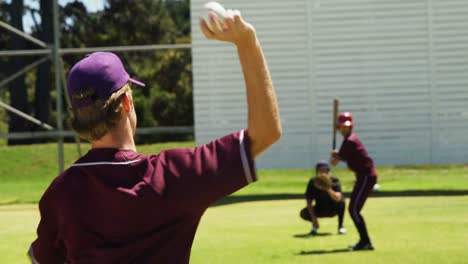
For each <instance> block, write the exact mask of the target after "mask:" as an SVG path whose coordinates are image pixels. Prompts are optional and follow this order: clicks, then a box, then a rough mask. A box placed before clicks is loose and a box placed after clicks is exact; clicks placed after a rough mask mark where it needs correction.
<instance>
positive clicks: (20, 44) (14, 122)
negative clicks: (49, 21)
mask: <svg viewBox="0 0 468 264" xmlns="http://www.w3.org/2000/svg"><path fill="white" fill-rule="evenodd" d="M23 10H24V8H23V1H22V0H13V1H12V2H11V6H10V18H11V21H10V23H11V25H12V26H13V27H15V28H17V29H19V30H23ZM10 49H11V50H21V49H26V42H25V40H24V39H23V38H22V37H20V36H18V35H16V34H14V35H12V36H11V39H10ZM9 63H10V67H9V69H10V71H9V74H13V73H15V72H17V71H19V70H21V69H22V68H23V67H24V66H25V65H26V61H25V59H24V58H23V57H21V56H15V57H13V58H12V59H11V60H10V62H9ZM9 91H10V104H11V106H12V107H14V108H16V109H18V110H21V111H23V112H26V113H29V107H28V95H27V91H26V82H25V77H24V75H22V76H20V77H18V78H16V79H15V80H14V81H12V82H11V83H10V85H9ZM29 128H30V124H29V123H28V122H27V121H26V120H24V119H22V118H21V117H18V116H17V115H15V114H12V113H9V121H8V131H9V132H10V133H13V132H20V131H28V130H29ZM27 143H30V140H18V139H9V140H8V144H9V145H14V144H27Z"/></svg>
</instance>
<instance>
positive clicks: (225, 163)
mask: <svg viewBox="0 0 468 264" xmlns="http://www.w3.org/2000/svg"><path fill="white" fill-rule="evenodd" d="M225 21H226V23H227V25H228V26H227V27H222V26H221V25H220V24H219V23H218V22H217V19H216V17H215V15H214V14H211V20H210V22H209V23H210V24H211V28H212V29H211V30H210V29H208V26H207V24H206V22H204V21H201V22H200V23H201V24H200V26H201V30H202V31H203V33H204V34H205V36H206V37H207V38H209V39H214V40H221V41H227V42H231V43H233V44H234V45H235V46H236V48H237V52H238V56H239V60H240V64H241V66H242V69H243V73H244V79H245V83H246V91H247V104H248V130H240V131H238V132H235V133H233V134H230V135H227V136H224V137H222V138H219V139H217V140H215V141H213V142H211V143H208V144H206V145H203V146H199V147H196V148H194V149H172V150H166V151H162V152H161V153H159V154H155V155H143V154H140V153H138V152H137V150H136V146H135V142H134V135H135V130H136V123H137V116H136V113H135V108H134V104H133V98H132V86H144V84H143V83H141V82H139V81H137V80H135V79H132V78H130V77H129V75H128V74H127V72H126V71H125V69H124V66H123V65H122V62H121V61H120V59H119V58H118V57H117V56H116V55H115V54H113V53H107V52H97V53H93V54H90V55H88V56H86V57H85V58H83V59H82V60H81V61H79V62H78V63H77V64H75V65H74V67H73V68H72V69H71V71H70V73H69V75H68V92H69V97H70V101H71V106H72V110H73V120H72V126H73V128H74V129H75V130H76V131H77V132H78V133H79V134H80V135H81V136H83V137H85V138H87V139H89V140H90V142H91V147H92V148H91V150H90V151H89V152H88V153H87V154H86V155H85V156H83V157H82V158H80V159H79V160H78V161H76V162H75V163H74V164H73V165H72V166H71V167H70V168H68V169H67V170H66V171H65V172H63V173H62V174H61V175H59V176H58V177H57V178H56V179H55V180H54V181H53V182H52V184H51V185H50V186H49V188H48V189H47V191H46V192H45V193H44V195H43V197H42V199H41V200H40V203H39V210H40V214H41V220H40V223H39V226H38V228H37V236H38V237H37V239H36V240H35V241H34V242H33V243H32V245H31V248H30V250H29V255H30V257H31V260H32V261H33V263H47V264H51V263H61V264H62V263H65V262H66V263H74V264H78V263H88V264H89V263H189V257H190V250H191V246H192V242H193V238H194V235H195V232H196V229H197V226H198V223H199V221H200V219H201V217H202V215H203V213H204V212H205V210H206V209H207V208H208V207H209V206H210V205H211V204H213V203H214V202H216V201H218V200H220V199H221V198H223V197H226V196H227V195H229V194H231V193H233V192H235V191H237V190H239V189H241V188H243V187H244V186H246V185H248V184H250V183H252V182H254V181H256V174H255V168H254V160H255V158H256V157H258V156H259V155H260V154H261V153H262V152H263V151H265V150H266V149H267V148H269V147H270V146H271V145H272V144H273V143H274V142H276V141H277V140H278V139H279V137H280V135H281V125H280V117H279V112H278V106H277V100H276V96H275V91H274V89H273V84H272V81H271V78H270V74H269V70H268V67H267V64H266V61H265V58H264V56H263V51H262V48H261V46H260V44H259V41H258V39H257V37H256V33H255V30H254V28H253V26H252V25H250V24H249V23H247V22H245V21H244V20H243V19H242V18H241V17H240V15H238V14H237V13H236V15H235V16H233V17H226V18H225ZM220 85H222V84H220ZM140 89H143V88H140Z"/></svg>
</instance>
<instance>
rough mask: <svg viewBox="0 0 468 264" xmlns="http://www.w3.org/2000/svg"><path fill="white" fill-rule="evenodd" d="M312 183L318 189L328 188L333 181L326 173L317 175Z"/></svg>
mask: <svg viewBox="0 0 468 264" xmlns="http://www.w3.org/2000/svg"><path fill="white" fill-rule="evenodd" d="M314 185H315V187H317V188H318V189H320V190H328V189H330V188H331V187H332V185H333V183H332V180H331V178H330V176H328V175H323V174H322V175H318V176H316V177H315V180H314Z"/></svg>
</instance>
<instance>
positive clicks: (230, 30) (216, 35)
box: [200, 9, 257, 47]
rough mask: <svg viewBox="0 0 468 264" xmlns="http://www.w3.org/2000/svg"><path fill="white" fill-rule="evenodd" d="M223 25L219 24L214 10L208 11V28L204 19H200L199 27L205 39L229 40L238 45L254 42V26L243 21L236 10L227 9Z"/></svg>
mask: <svg viewBox="0 0 468 264" xmlns="http://www.w3.org/2000/svg"><path fill="white" fill-rule="evenodd" d="M226 13H227V17H225V18H224V25H221V24H220V23H219V21H218V19H217V17H216V14H215V13H214V12H210V23H211V28H212V30H210V29H209V28H208V26H207V25H206V22H205V20H203V19H202V20H200V28H201V30H202V32H203V34H204V35H205V37H206V38H207V39H214V40H220V41H226V42H231V43H233V44H235V45H236V46H238V47H241V46H244V45H251V44H255V42H256V40H257V37H256V34H255V29H254V27H253V26H252V25H251V24H249V23H247V22H245V21H244V20H243V19H242V17H241V14H240V12H239V11H238V10H230V9H229V10H227V11H226Z"/></svg>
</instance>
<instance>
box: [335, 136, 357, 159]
mask: <svg viewBox="0 0 468 264" xmlns="http://www.w3.org/2000/svg"><path fill="white" fill-rule="evenodd" d="M353 151H354V145H353V142H352V141H350V140H344V141H343V144H341V148H340V151H339V152H338V156H339V158H340V159H341V160H343V161H346V160H348V159H349V157H350V156H351V155H352V152H353Z"/></svg>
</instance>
